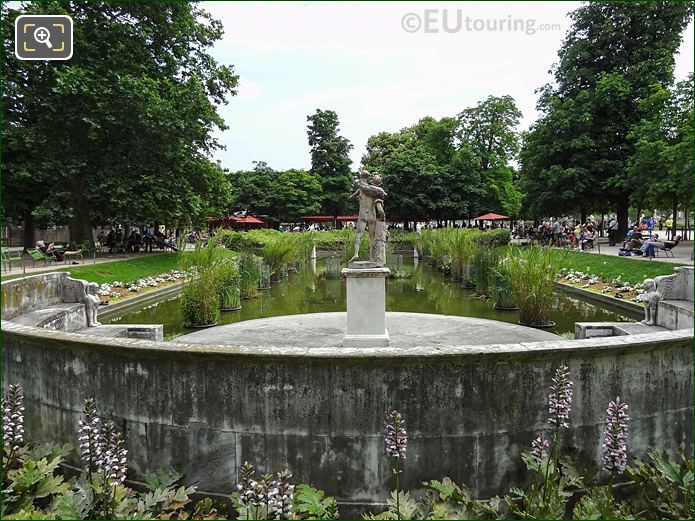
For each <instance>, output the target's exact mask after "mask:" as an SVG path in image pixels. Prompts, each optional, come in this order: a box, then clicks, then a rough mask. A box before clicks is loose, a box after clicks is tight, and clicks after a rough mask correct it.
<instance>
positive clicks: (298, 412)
mask: <svg viewBox="0 0 695 521" xmlns="http://www.w3.org/2000/svg"><path fill="white" fill-rule="evenodd" d="M3 289H4V288H3ZM2 329H3V335H2V342H3V384H4V385H5V386H7V385H8V384H9V383H19V384H21V385H22V387H23V389H24V393H25V396H26V411H25V413H26V438H27V439H28V440H31V441H34V442H45V441H54V442H59V443H64V442H68V441H69V442H72V443H73V444H75V443H76V427H77V421H78V419H79V417H80V412H81V410H82V405H83V399H84V398H88V397H94V398H96V399H97V402H98V406H99V409H100V410H101V411H102V415H103V416H105V417H112V418H114V419H115V420H116V423H117V424H118V426H119V427H120V428H121V429H123V430H124V431H125V432H126V437H127V448H128V450H129V474H128V476H129V478H131V479H142V478H143V476H144V474H145V473H146V472H149V471H153V470H155V469H157V468H159V467H163V466H176V467H177V468H179V469H180V470H181V471H183V472H184V473H185V476H186V477H185V479H186V482H187V483H189V484H192V483H196V484H197V485H198V487H199V490H202V491H206V492H214V493H220V494H229V493H231V492H232V491H233V489H234V485H235V483H236V480H237V475H238V471H239V468H240V466H241V465H242V464H243V463H244V461H249V462H251V463H253V464H255V465H256V466H257V468H259V469H260V470H261V471H262V472H265V471H278V470H281V469H283V468H285V467H287V468H289V469H291V470H292V472H293V473H294V475H295V479H296V482H308V483H312V484H314V485H315V486H317V487H320V488H323V489H324V490H326V492H327V493H328V494H330V495H334V496H335V497H336V498H337V499H338V500H339V502H340V503H341V504H342V506H343V510H341V512H342V513H343V515H346V514H347V513H348V512H351V513H357V512H358V511H365V510H366V509H369V508H370V506H371V507H374V506H375V504H379V503H384V502H385V500H386V497H387V495H388V493H389V490H391V489H392V488H393V480H392V476H391V471H390V461H389V460H388V459H387V458H386V456H385V455H384V450H383V438H382V436H383V427H384V419H385V415H386V413H387V412H389V411H391V410H393V409H398V410H399V411H400V412H401V413H402V414H403V416H404V418H405V420H406V422H407V429H408V434H409V441H408V457H407V460H405V465H404V473H403V475H402V486H403V487H404V488H406V489H411V490H416V489H418V488H419V486H420V483H421V482H422V481H423V480H429V479H441V478H442V477H443V476H450V477H451V478H452V479H454V480H456V481H457V482H464V483H466V484H468V485H469V486H470V487H471V488H472V491H473V493H474V494H475V495H476V496H479V497H486V496H491V495H494V494H503V493H505V492H507V491H508V489H509V487H510V486H512V485H518V484H523V480H524V476H525V475H526V474H525V470H524V466H523V464H522V462H521V459H520V457H519V453H520V452H521V451H522V450H525V449H528V448H529V447H530V444H531V441H532V440H533V439H534V438H535V437H536V436H537V435H538V434H539V433H540V431H541V430H542V429H544V427H546V414H547V395H548V387H549V385H550V383H551V382H550V379H551V377H552V374H553V371H554V369H555V368H556V367H557V366H558V365H559V364H560V363H562V362H564V363H566V364H568V365H569V367H570V370H571V376H572V380H573V381H574V402H573V410H572V413H571V429H570V430H569V431H568V432H567V433H566V437H565V440H564V442H565V446H567V447H570V448H571V449H572V450H573V451H574V452H575V453H576V454H578V456H579V457H581V458H584V459H589V460H593V461H595V462H599V461H600V456H601V444H602V435H603V423H604V418H605V411H606V407H607V404H608V401H609V400H610V399H614V398H615V396H616V395H620V397H621V399H623V400H625V401H626V402H627V403H628V404H629V406H630V409H629V413H630V417H631V418H632V419H631V422H630V443H629V451H630V458H632V457H635V456H638V457H641V456H643V455H644V454H645V452H646V451H647V449H649V448H664V449H668V450H670V451H673V450H675V449H676V448H679V447H681V448H685V449H686V452H687V453H688V454H690V455H692V446H693V436H692V425H693V414H692V413H693V349H692V345H693V332H692V330H678V331H667V332H661V333H654V334H646V335H634V336H620V337H607V338H593V339H586V340H575V341H562V340H558V341H550V342H536V343H526V344H507V345H497V346H494V345H493V346H466V345H459V346H442V347H439V348H409V349H397V348H393V347H391V348H371V349H364V348H361V349H359V348H354V349H339V348H312V349H306V348H299V347H298V348H274V347H272V346H259V347H257V348H239V347H232V346H201V345H191V344H183V343H178V344H177V343H173V342H150V341H145V340H135V339H125V338H106V339H99V338H96V337H90V336H87V335H83V334H79V333H66V332H61V331H50V330H40V329H37V328H34V327H29V326H23V325H19V324H16V323H12V322H7V321H3V322H2ZM73 463H75V464H77V463H78V462H77V459H75V461H73Z"/></svg>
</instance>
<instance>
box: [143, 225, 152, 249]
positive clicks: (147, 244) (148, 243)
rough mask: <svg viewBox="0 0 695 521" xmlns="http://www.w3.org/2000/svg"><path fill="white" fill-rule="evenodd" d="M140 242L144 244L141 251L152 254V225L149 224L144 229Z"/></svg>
mask: <svg viewBox="0 0 695 521" xmlns="http://www.w3.org/2000/svg"><path fill="white" fill-rule="evenodd" d="M142 242H143V244H144V247H143V250H144V251H149V252H150V253H151V252H152V243H153V242H154V224H150V225H149V226H148V227H147V228H145V233H144V234H143V236H142Z"/></svg>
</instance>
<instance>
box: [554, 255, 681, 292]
mask: <svg viewBox="0 0 695 521" xmlns="http://www.w3.org/2000/svg"><path fill="white" fill-rule="evenodd" d="M555 252H556V255H557V258H558V259H559V260H560V266H561V267H563V268H567V269H572V270H577V271H581V272H584V273H591V274H592V275H598V276H599V277H601V278H603V279H606V280H612V279H617V278H618V276H619V275H620V278H621V280H623V281H625V282H629V283H631V284H636V283H638V282H643V281H644V279H653V278H654V277H656V276H657V275H671V274H673V268H675V267H676V266H678V264H673V263H671V262H661V261H656V260H651V261H648V260H646V259H629V258H624V257H618V256H616V255H599V254H595V253H584V252H580V251H565V250H555Z"/></svg>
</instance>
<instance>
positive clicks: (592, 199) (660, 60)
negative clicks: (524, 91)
mask: <svg viewBox="0 0 695 521" xmlns="http://www.w3.org/2000/svg"><path fill="white" fill-rule="evenodd" d="M692 13H693V6H692V4H690V3H685V2H666V1H660V2H637V3H635V2H615V3H610V2H605V3H604V2H591V3H588V4H586V5H583V6H581V7H580V8H578V9H577V10H575V11H574V12H572V13H571V14H570V17H571V18H572V21H573V26H572V28H571V29H570V31H569V32H568V34H567V36H566V37H565V40H564V42H563V44H562V47H561V49H560V51H559V53H558V56H559V62H558V63H557V65H555V67H554V69H553V73H554V76H555V84H554V85H546V86H545V87H544V88H543V89H542V90H541V92H542V93H541V97H540V100H539V105H538V108H539V110H541V111H542V112H543V113H544V115H543V116H542V118H541V120H540V121H539V122H537V124H536V125H535V126H534V127H533V128H532V129H531V131H530V132H529V135H528V136H527V138H526V140H525V145H526V146H529V147H533V149H532V150H526V151H525V152H524V153H523V154H522V157H523V158H524V159H525V161H524V163H523V165H522V166H523V170H524V172H523V177H524V179H525V180H526V186H527V188H529V187H534V185H535V182H534V181H533V180H532V178H533V177H535V178H536V180H537V181H540V182H541V183H543V184H544V185H546V186H547V185H550V186H555V185H557V180H556V179H553V176H557V175H560V176H562V177H564V178H565V180H566V181H567V182H569V184H570V185H576V186H577V188H578V189H577V190H576V197H575V198H574V199H573V200H571V199H572V198H570V197H567V199H569V200H568V201H567V203H568V204H569V205H571V206H572V207H577V206H582V205H596V204H604V202H605V203H607V202H608V201H610V202H611V203H612V204H614V205H615V208H616V212H617V215H618V221H619V223H620V231H621V232H623V233H624V232H625V231H626V229H627V213H628V205H629V200H630V193H631V191H632V190H633V187H632V186H630V182H629V174H628V169H627V164H628V161H629V160H630V158H631V157H632V155H633V153H634V142H633V141H632V140H631V139H630V138H629V137H628V134H629V132H630V131H631V129H632V127H633V126H634V125H636V124H637V123H639V120H640V117H641V114H640V111H639V109H638V102H639V100H640V99H644V98H645V97H646V96H648V95H649V86H650V85H652V84H654V83H660V84H662V85H669V84H670V83H671V82H672V80H673V67H674V53H675V52H676V50H677V49H678V46H679V45H680V42H681V38H682V33H683V30H684V29H685V27H686V25H687V23H688V21H689V19H690V17H691V16H692ZM554 129H560V130H563V131H564V132H563V134H561V135H559V136H555V139H557V140H558V142H557V143H553V144H550V143H549V142H548V141H544V140H543V139H542V138H541V136H546V137H548V138H552V137H553V134H552V131H553V130H554ZM534 134H537V135H534ZM549 145H550V146H549ZM529 181H530V182H529ZM526 195H527V198H528V199H529V200H534V199H536V201H535V202H534V203H532V204H533V205H534V206H535V207H536V208H538V209H541V208H544V207H545V206H546V203H545V202H544V201H543V199H544V198H545V196H544V195H543V194H540V193H538V192H536V191H527V194H526ZM567 195H568V194H565V196H567ZM539 199H540V200H539Z"/></svg>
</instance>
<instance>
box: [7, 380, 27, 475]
mask: <svg viewBox="0 0 695 521" xmlns="http://www.w3.org/2000/svg"><path fill="white" fill-rule="evenodd" d="M2 445H3V459H4V460H5V461H4V465H3V469H2V480H3V484H5V483H6V482H7V474H8V472H9V471H10V467H11V466H12V464H13V463H14V462H15V461H17V460H18V459H19V456H20V452H21V450H22V448H23V446H24V395H23V394H22V388H21V387H20V386H19V384H12V385H10V386H9V389H8V391H7V396H5V397H4V398H3V399H2ZM3 488H4V487H3Z"/></svg>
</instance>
